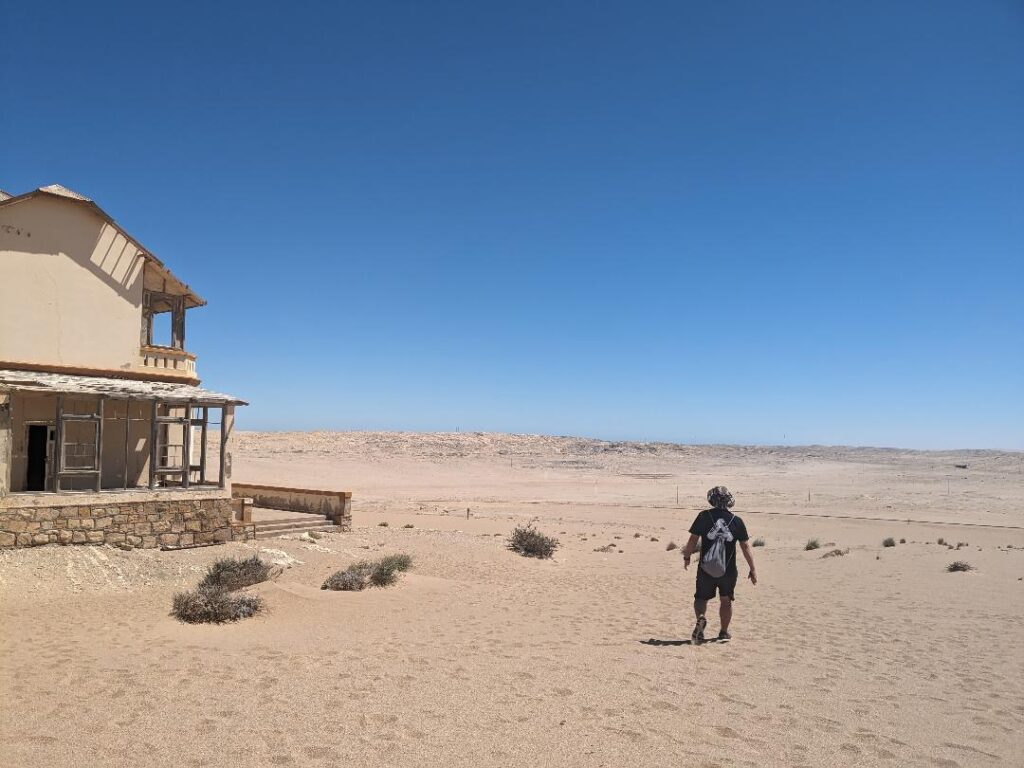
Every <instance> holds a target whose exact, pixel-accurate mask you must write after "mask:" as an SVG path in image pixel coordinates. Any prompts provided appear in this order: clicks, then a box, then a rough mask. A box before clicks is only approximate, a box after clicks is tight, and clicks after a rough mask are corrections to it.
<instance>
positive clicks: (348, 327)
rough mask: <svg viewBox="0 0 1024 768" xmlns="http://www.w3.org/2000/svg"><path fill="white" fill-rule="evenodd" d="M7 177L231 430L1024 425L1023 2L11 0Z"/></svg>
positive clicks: (729, 430) (910, 437)
mask: <svg viewBox="0 0 1024 768" xmlns="http://www.w3.org/2000/svg"><path fill="white" fill-rule="evenodd" d="M3 30H4V31H3V43H2V44H0V187H2V188H4V189H6V190H8V191H11V192H15V193H18V192H23V191H27V190H28V189H31V188H33V187H36V186H40V185H44V184H50V183H53V182H59V183H62V184H65V185H66V186H69V187H71V188H73V189H76V190H78V191H81V192H82V193H84V194H86V195H89V196H90V197H92V198H94V199H95V200H96V201H97V202H98V203H99V204H100V205H101V206H102V207H103V208H105V209H106V210H107V211H108V212H109V213H110V214H111V215H112V216H114V217H115V218H116V219H117V220H118V221H119V222H121V223H122V224H123V225H124V226H125V227H126V228H127V229H128V231H129V232H131V233H132V234H134V235H135V236H136V237H138V238H139V239H140V240H141V241H142V242H143V243H144V244H145V245H146V246H147V247H149V248H150V249H151V250H152V251H153V252H154V253H156V254H157V255H158V256H160V257H161V258H162V259H164V260H165V261H166V262H168V264H169V265H170V266H171V267H172V269H174V270H175V271H176V272H177V273H178V274H179V275H181V276H182V277H183V278H184V279H185V280H186V281H188V282H189V283H191V284H192V285H193V287H194V288H196V290H197V291H198V292H199V293H200V294H201V295H203V296H204V297H206V298H207V299H208V300H209V302H210V303H209V306H207V307H205V308H203V309H199V310H196V311H194V312H192V313H190V317H189V323H190V324H189V329H188V332H189V346H190V348H191V349H192V350H193V351H195V352H196V353H197V354H198V355H199V366H200V374H201V375H202V376H203V379H204V384H205V385H207V386H210V387H212V388H215V389H223V390H227V391H230V392H234V393H238V394H240V395H242V396H245V397H247V398H248V399H250V400H251V402H252V405H251V407H249V408H247V409H243V411H242V413H241V425H242V426H243V427H245V428H250V429H257V428H264V429H284V428H341V429H347V428H370V429H378V428H385V429H417V430H418V429H427V430H434V429H440V430H447V429H455V428H461V429H463V430H503V431H525V432H545V433H559V434H566V433H568V434H583V435H594V436H600V437H609V438H636V439H663V440H674V441H694V442H745V443H808V442H824V443H850V444H870V445H894V446H907V447H1004V448H1022V447H1024V4H1022V3H1021V2H1019V0H977V1H976V2H966V1H965V0H956V1H955V2H949V1H943V0H919V1H918V2H913V1H904V2H896V3H894V2H889V1H886V2H856V3H832V2H819V1H818V0H813V1H809V2H781V1H777V2H689V3H684V2H665V3H654V2H648V3H635V2H633V3H626V2H621V3H612V2H602V3H598V2H551V1H547V2H518V3H509V2H501V3H488V2H480V1H479V0H477V1H475V2H458V3H453V2H383V1H381V0H377V1H376V2H324V3H303V2H291V3H266V4H264V3H259V2H246V3H237V4H229V3H202V4H198V3H197V4H194V5H193V4H188V3H161V4H151V3H137V2H133V3H124V4H113V3H103V2H98V3H11V4H8V6H7V7H6V9H5V11H4V20H3Z"/></svg>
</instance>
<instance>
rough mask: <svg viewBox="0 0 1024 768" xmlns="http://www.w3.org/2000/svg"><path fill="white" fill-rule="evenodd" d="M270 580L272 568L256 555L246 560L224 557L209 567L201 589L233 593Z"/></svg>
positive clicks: (200, 584)
mask: <svg viewBox="0 0 1024 768" xmlns="http://www.w3.org/2000/svg"><path fill="white" fill-rule="evenodd" d="M269 578H270V566H269V565H267V564H266V563H264V562H263V561H262V560H260V559H259V557H257V556H256V555H253V556H252V557H249V558H246V559H245V560H238V559H236V558H233V557H223V558H221V559H220V560H217V561H216V562H215V563H214V564H213V565H211V566H210V567H209V569H208V570H207V571H206V575H205V576H204V577H203V580H202V581H200V582H199V589H205V590H210V589H222V590H225V591H227V592H233V591H234V590H236V589H242V588H243V587H251V586H252V585H253V584H259V583H260V582H261V581H266V580H267V579H269Z"/></svg>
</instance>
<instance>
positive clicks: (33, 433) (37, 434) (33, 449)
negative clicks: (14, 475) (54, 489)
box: [25, 424, 50, 491]
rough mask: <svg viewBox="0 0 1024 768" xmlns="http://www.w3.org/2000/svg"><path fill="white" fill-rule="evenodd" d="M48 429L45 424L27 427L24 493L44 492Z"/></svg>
mask: <svg viewBox="0 0 1024 768" xmlns="http://www.w3.org/2000/svg"><path fill="white" fill-rule="evenodd" d="M49 429H50V428H49V427H48V426H47V425H45V424H30V425H29V427H28V477H27V478H26V480H25V490H26V491H45V490H46V453H47V450H46V448H47V445H46V444H47V438H48V436H49V434H48V433H49Z"/></svg>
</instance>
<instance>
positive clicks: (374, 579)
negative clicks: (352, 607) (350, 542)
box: [320, 553, 412, 592]
mask: <svg viewBox="0 0 1024 768" xmlns="http://www.w3.org/2000/svg"><path fill="white" fill-rule="evenodd" d="M410 568H412V557H410V556H409V555H406V554H404V553H403V554H397V555H387V556H386V557H382V558H381V559H380V560H358V561H356V562H354V563H352V564H351V565H350V566H349V567H348V568H346V569H345V570H343V571H336V572H335V573H332V574H331V575H330V576H328V577H327V580H326V581H324V583H323V584H322V585H321V587H320V589H331V590H334V591H336V592H359V591H361V590H364V589H366V588H367V587H389V586H391V585H392V584H394V583H395V581H397V579H398V574H399V572H401V571H407V570H409V569H410Z"/></svg>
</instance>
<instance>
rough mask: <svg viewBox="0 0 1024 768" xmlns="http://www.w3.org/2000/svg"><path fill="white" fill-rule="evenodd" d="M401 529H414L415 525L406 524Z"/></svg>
mask: <svg viewBox="0 0 1024 768" xmlns="http://www.w3.org/2000/svg"><path fill="white" fill-rule="evenodd" d="M402 527H403V528H415V527H416V526H415V525H413V524H412V523H406V524H405V525H403V526H402Z"/></svg>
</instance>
